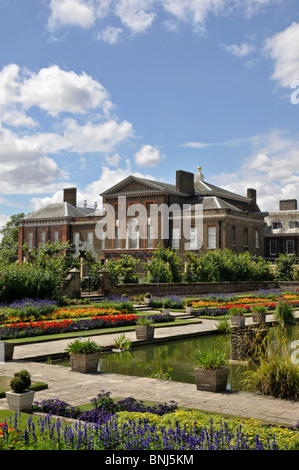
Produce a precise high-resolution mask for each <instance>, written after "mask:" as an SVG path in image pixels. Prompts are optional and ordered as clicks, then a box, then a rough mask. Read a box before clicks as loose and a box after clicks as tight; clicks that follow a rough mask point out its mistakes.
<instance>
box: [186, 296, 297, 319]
mask: <svg viewBox="0 0 299 470" xmlns="http://www.w3.org/2000/svg"><path fill="white" fill-rule="evenodd" d="M281 300H284V301H285V302H287V303H289V304H290V305H292V307H293V308H298V307H299V296H298V294H284V295H275V296H274V295H273V294H272V295H271V301H269V298H267V297H266V296H265V297H261V296H258V295H257V296H252V297H238V298H236V297H235V296H230V297H228V298H227V299H226V300H225V299H224V298H223V297H219V300H217V298H206V299H205V298H203V299H201V300H198V301H192V306H193V309H194V310H195V311H193V313H194V314H195V315H200V316H202V315H205V316H221V315H227V314H229V311H230V309H231V308H233V307H240V308H244V309H245V310H247V313H250V311H251V309H252V307H253V306H255V305H263V306H265V307H266V309H267V310H274V309H275V307H276V305H277V304H278V302H279V301H281ZM196 310H197V311H196Z"/></svg>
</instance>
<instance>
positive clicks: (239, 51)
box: [224, 43, 254, 57]
mask: <svg viewBox="0 0 299 470" xmlns="http://www.w3.org/2000/svg"><path fill="white" fill-rule="evenodd" d="M224 48H225V49H226V50H227V51H228V52H231V53H232V54H233V55H235V56H236V57H246V56H248V55H249V54H251V53H252V52H253V51H254V47H253V46H252V45H251V44H247V43H243V44H240V45H238V44H231V45H227V46H224Z"/></svg>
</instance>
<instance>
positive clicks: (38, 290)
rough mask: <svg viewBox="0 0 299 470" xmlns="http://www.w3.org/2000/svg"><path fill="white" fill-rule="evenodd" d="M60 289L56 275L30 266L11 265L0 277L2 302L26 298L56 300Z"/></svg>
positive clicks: (0, 299) (0, 297)
mask: <svg viewBox="0 0 299 470" xmlns="http://www.w3.org/2000/svg"><path fill="white" fill-rule="evenodd" d="M58 287H59V279H58V278H57V275H56V273H54V272H53V271H50V270H48V269H44V268H41V267H36V266H30V265H26V264H23V265H20V266H16V265H11V266H8V267H6V269H5V272H2V273H1V276H0V302H1V303H11V302H13V301H14V300H16V299H17V300H21V299H25V298H36V297H38V298H39V299H55V298H56V297H57V291H58Z"/></svg>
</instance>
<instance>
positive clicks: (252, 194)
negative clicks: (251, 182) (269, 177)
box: [247, 188, 256, 203]
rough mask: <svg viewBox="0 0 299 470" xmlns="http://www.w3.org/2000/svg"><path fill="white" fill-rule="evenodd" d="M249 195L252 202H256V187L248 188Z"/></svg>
mask: <svg viewBox="0 0 299 470" xmlns="http://www.w3.org/2000/svg"><path fill="white" fill-rule="evenodd" d="M247 197H249V198H250V199H252V202H255V203H256V189H253V188H248V189H247Z"/></svg>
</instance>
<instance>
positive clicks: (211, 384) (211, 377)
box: [194, 367, 228, 392]
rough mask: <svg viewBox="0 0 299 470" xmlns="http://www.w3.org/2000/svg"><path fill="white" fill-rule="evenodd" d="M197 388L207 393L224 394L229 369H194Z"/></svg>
mask: <svg viewBox="0 0 299 470" xmlns="http://www.w3.org/2000/svg"><path fill="white" fill-rule="evenodd" d="M194 372H195V379H196V388H197V390H204V391H207V392H222V391H225V390H226V385H227V377H228V367H222V368H220V369H202V368H200V367H198V368H196V369H194Z"/></svg>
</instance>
